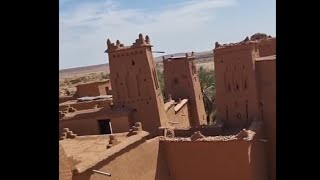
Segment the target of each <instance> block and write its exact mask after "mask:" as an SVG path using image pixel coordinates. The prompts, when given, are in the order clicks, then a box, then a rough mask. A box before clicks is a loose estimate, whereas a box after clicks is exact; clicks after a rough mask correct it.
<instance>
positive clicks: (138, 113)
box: [106, 34, 166, 135]
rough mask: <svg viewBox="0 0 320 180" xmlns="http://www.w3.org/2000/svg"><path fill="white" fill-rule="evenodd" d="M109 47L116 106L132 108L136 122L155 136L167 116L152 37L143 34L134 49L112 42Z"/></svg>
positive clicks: (134, 44)
mask: <svg viewBox="0 0 320 180" xmlns="http://www.w3.org/2000/svg"><path fill="white" fill-rule="evenodd" d="M107 47H108V49H107V50H106V52H107V53H108V56H109V66H110V78H111V85H112V91H113V104H114V107H120V108H129V109H132V110H133V117H132V118H133V121H134V122H138V121H139V122H141V123H142V125H143V128H144V129H145V130H147V131H148V132H150V133H151V134H152V135H155V134H156V133H157V131H158V127H160V126H164V125H165V122H166V114H165V111H164V102H163V97H162V94H161V90H160V86H159V82H158V79H157V74H156V69H155V64H154V61H153V56H152V51H151V47H152V45H151V44H150V39H149V37H148V36H146V37H145V38H144V37H143V35H142V34H139V38H138V39H137V40H136V42H135V43H133V45H131V46H124V45H123V44H121V43H120V41H119V40H117V42H116V44H114V43H111V42H110V40H109V39H108V41H107ZM134 122H133V123H134Z"/></svg>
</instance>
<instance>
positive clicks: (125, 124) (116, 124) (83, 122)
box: [59, 115, 130, 136]
mask: <svg viewBox="0 0 320 180" xmlns="http://www.w3.org/2000/svg"><path fill="white" fill-rule="evenodd" d="M106 119H110V122H111V127H112V131H113V133H122V132H127V131H128V130H129V129H130V125H129V118H128V116H124V115H123V116H121V115H118V116H115V117H113V116H112V117H109V116H107V115H104V116H101V115H99V116H91V117H87V118H79V119H78V118H74V119H70V120H60V121H59V134H61V133H62V132H63V129H64V128H69V129H70V130H71V131H73V133H75V134H77V135H79V136H84V135H98V134H101V133H100V129H99V124H98V120H106Z"/></svg>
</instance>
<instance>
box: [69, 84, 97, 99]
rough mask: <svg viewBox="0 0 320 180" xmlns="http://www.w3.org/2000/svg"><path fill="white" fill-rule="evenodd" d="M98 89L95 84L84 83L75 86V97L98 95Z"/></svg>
mask: <svg viewBox="0 0 320 180" xmlns="http://www.w3.org/2000/svg"><path fill="white" fill-rule="evenodd" d="M99 95H100V91H99V88H98V85H97V84H86V85H81V86H78V87H77V91H76V93H75V96H76V97H85V96H99Z"/></svg>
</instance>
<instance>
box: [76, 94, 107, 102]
mask: <svg viewBox="0 0 320 180" xmlns="http://www.w3.org/2000/svg"><path fill="white" fill-rule="evenodd" d="M111 98H112V95H100V96H85V97H80V98H77V100H78V101H94V100H99V99H111Z"/></svg>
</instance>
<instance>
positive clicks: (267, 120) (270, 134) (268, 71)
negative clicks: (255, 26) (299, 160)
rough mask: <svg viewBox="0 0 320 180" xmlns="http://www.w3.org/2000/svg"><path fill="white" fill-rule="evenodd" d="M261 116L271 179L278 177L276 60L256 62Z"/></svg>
mask: <svg viewBox="0 0 320 180" xmlns="http://www.w3.org/2000/svg"><path fill="white" fill-rule="evenodd" d="M256 74H257V85H258V92H259V104H260V118H261V119H262V121H263V123H264V127H265V132H266V136H267V140H268V142H267V148H268V151H267V152H268V164H269V174H270V179H271V180H275V179H276V174H275V172H276V60H263V61H257V62H256Z"/></svg>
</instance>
